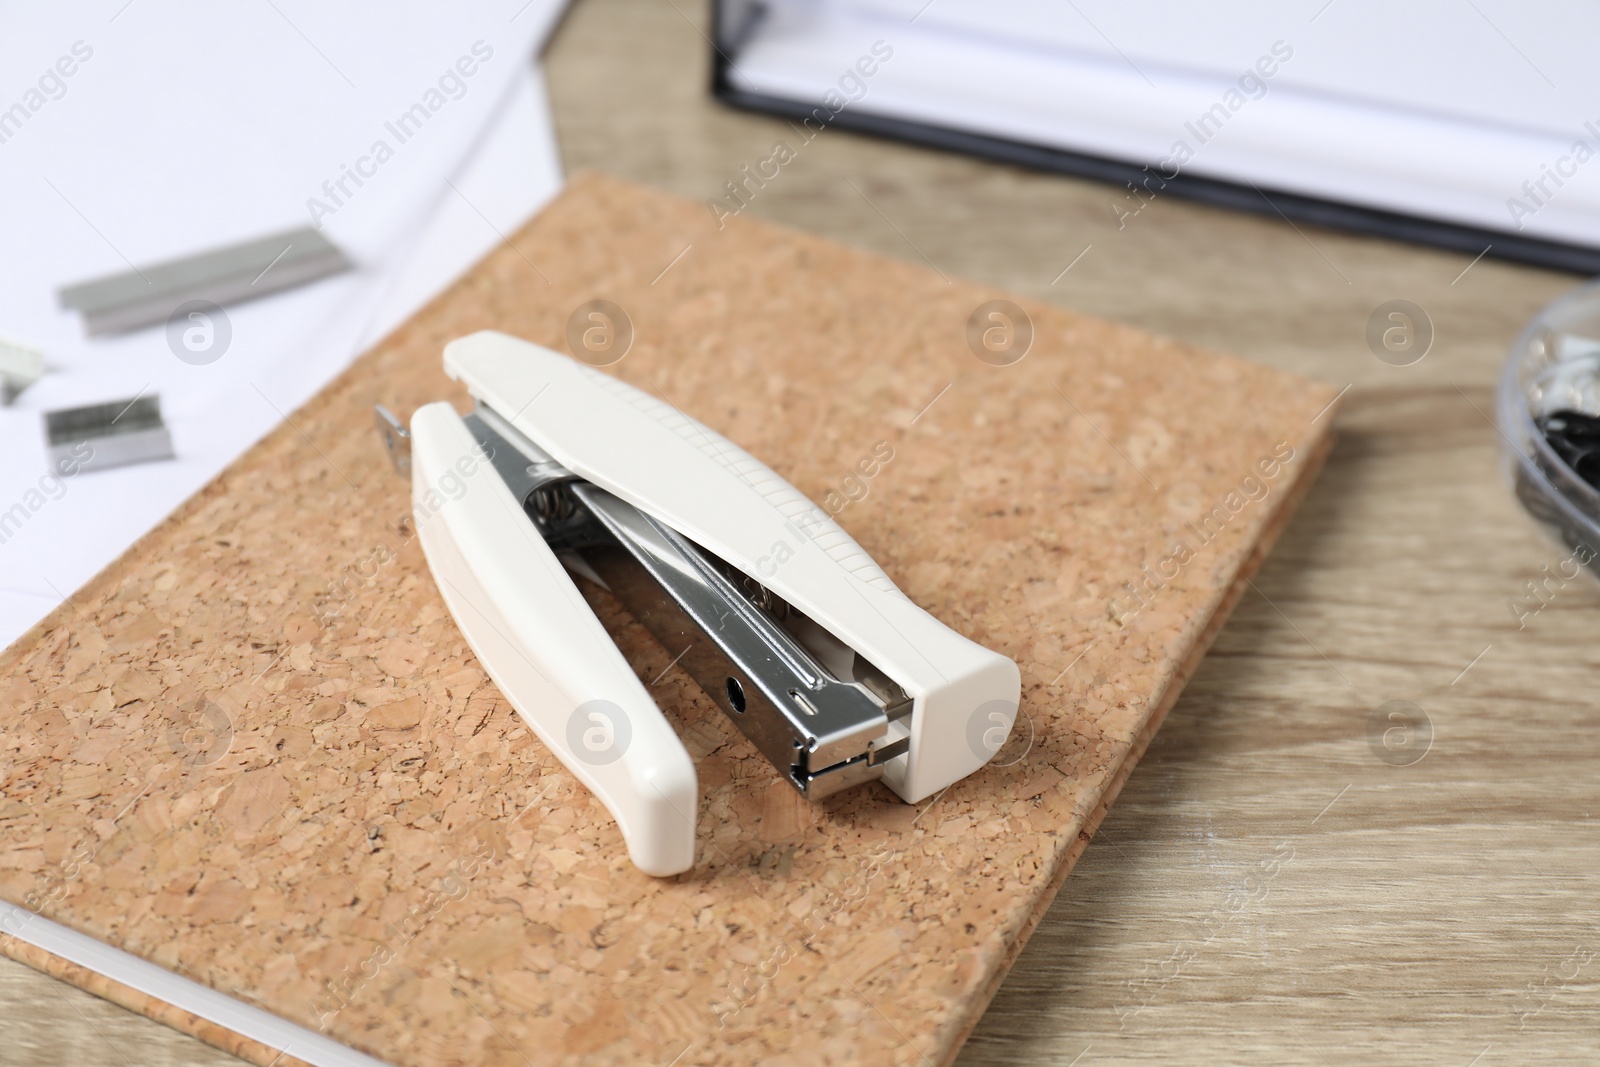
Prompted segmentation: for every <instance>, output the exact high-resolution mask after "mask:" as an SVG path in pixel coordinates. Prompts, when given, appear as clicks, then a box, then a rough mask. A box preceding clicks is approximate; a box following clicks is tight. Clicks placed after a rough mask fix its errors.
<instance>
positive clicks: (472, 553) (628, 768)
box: [411, 402, 699, 876]
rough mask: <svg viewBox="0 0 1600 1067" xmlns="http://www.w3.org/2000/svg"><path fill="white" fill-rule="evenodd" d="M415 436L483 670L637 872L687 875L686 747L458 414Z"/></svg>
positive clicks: (457, 610)
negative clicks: (589, 802)
mask: <svg viewBox="0 0 1600 1067" xmlns="http://www.w3.org/2000/svg"><path fill="white" fill-rule="evenodd" d="M411 438H412V439H411V475H412V500H413V521H414V522H415V524H416V527H417V531H418V534H419V537H420V539H421V542H422V549H423V552H424V553H425V554H426V555H427V558H428V565H429V567H430V568H431V569H432V571H433V573H434V576H435V577H436V579H437V580H438V585H439V589H440V592H441V593H442V594H443V596H444V599H445V602H446V604H447V605H448V606H449V608H450V613H451V614H452V615H453V616H454V617H455V620H456V622H457V623H458V624H459V625H460V627H461V629H462V631H463V633H464V634H465V635H466V637H467V639H468V641H469V642H470V643H471V645H472V647H473V649H474V650H475V651H476V652H477V653H478V658H479V662H481V663H482V665H483V667H484V669H485V670H486V671H487V672H488V673H489V676H490V677H491V678H493V679H494V682H495V684H496V685H497V686H499V687H500V692H501V693H503V694H505V696H506V698H507V699H508V700H509V701H510V702H511V704H512V706H513V707H515V708H516V710H517V713H518V714H519V715H521V716H522V719H523V721H525V722H526V723H527V724H528V726H529V727H531V728H532V729H533V731H534V733H536V734H537V735H538V736H539V739H540V740H541V741H543V742H544V743H545V745H547V746H548V747H549V748H550V749H551V751H553V752H554V753H555V754H556V755H557V756H559V757H560V759H561V761H562V763H564V764H566V766H567V767H568V768H569V769H570V770H571V771H572V772H573V773H574V774H576V775H577V776H578V777H579V778H580V779H581V780H582V781H583V783H584V784H585V785H586V786H588V787H589V788H590V789H591V790H592V791H593V792H594V793H595V795H596V796H597V797H599V798H600V800H601V802H602V803H604V804H605V806H606V807H607V808H608V809H609V810H610V811H611V813H612V815H614V816H615V817H616V820H617V823H618V825H619V826H620V827H621V830H622V836H623V838H624V840H625V841H626V842H627V847H628V854H629V857H630V858H631V859H632V860H633V862H634V864H635V865H636V866H638V867H639V869H640V870H642V871H644V872H646V873H647V874H653V875H658V876H660V875H670V874H677V873H680V872H682V871H686V870H688V869H689V868H690V867H691V866H693V864H694V846H695V818H696V815H697V814H698V804H699V799H698V790H697V783H696V779H695V770H694V763H693V762H692V761H691V759H690V758H689V753H688V751H687V750H686V749H685V748H684V746H683V743H682V742H681V741H680V740H679V739H678V736H677V734H676V733H675V732H674V731H673V729H672V727H671V725H670V724H669V723H668V722H667V720H666V718H665V716H663V715H662V713H661V711H660V709H659V708H658V707H657V706H656V704H655V701H653V700H651V699H650V696H649V694H648V693H647V692H646V691H645V688H644V686H643V685H642V684H641V683H640V682H639V679H638V678H637V677H636V676H635V674H634V672H633V670H632V668H630V667H629V666H628V663H627V661H626V660H625V659H623V657H622V653H621V652H619V651H618V650H617V647H616V645H615V644H613V643H612V640H611V638H610V636H609V635H607V633H606V632H605V630H604V628H603V627H602V626H601V625H600V621H599V620H598V619H597V618H596V617H595V615H594V612H593V610H592V609H591V608H590V607H589V605H588V603H587V602H586V601H585V600H584V599H583V595H582V594H581V593H580V592H579V591H578V588H577V586H576V585H574V584H573V581H572V579H571V578H570V577H569V576H568V575H567V572H566V570H565V569H564V568H563V567H562V565H561V561H560V560H559V559H557V558H556V555H555V553H554V552H553V551H551V549H550V546H549V545H548V544H547V543H546V542H545V540H544V538H543V537H541V536H540V534H539V532H538V530H537V529H536V528H535V527H534V525H533V524H532V523H531V522H529V521H528V517H527V515H526V514H525V513H524V512H523V510H522V507H521V504H520V502H519V501H517V500H516V499H515V498H514V496H513V494H512V492H511V490H510V489H508V488H507V487H506V484H505V482H504V481H502V480H501V478H500V477H499V476H498V475H496V473H495V471H494V468H493V466H492V464H491V462H490V461H489V458H488V457H487V456H486V455H485V454H484V451H483V449H482V447H481V446H480V445H479V444H478V442H477V441H476V440H475V439H474V437H473V435H472V433H471V432H470V430H469V429H468V428H467V427H466V425H465V424H464V423H463V422H462V420H461V417H460V416H459V415H457V414H456V412H455V410H454V409H453V408H452V407H451V406H450V405H449V404H448V403H442V402H441V403H435V404H429V405H427V406H426V407H423V408H420V409H419V410H418V411H417V412H416V413H415V415H413V416H412V420H411Z"/></svg>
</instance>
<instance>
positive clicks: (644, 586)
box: [378, 332, 1020, 876]
mask: <svg viewBox="0 0 1600 1067" xmlns="http://www.w3.org/2000/svg"><path fill="white" fill-rule="evenodd" d="M444 367H445V371H446V372H447V373H448V374H449V375H450V377H451V378H453V379H456V380H458V381H461V382H463V383H465V385H466V386H467V389H468V390H469V391H470V393H471V395H472V397H473V399H474V400H475V401H476V409H475V410H474V411H472V412H471V413H470V414H467V415H465V416H463V415H459V414H457V413H456V411H455V409H454V408H453V407H452V406H451V405H450V404H449V403H444V402H440V403H433V404H428V405H426V406H424V407H421V408H419V409H418V410H417V411H416V412H415V413H414V414H413V416H412V419H411V424H410V428H409V431H407V430H406V429H405V428H404V427H403V426H402V425H401V424H400V423H399V421H398V420H396V419H395V418H394V417H393V416H392V415H389V414H388V413H387V412H386V411H384V410H383V409H381V408H380V409H379V413H378V415H379V418H378V422H379V428H380V429H381V430H383V432H384V434H385V438H386V440H387V441H388V443H389V444H390V446H391V451H393V452H395V453H396V455H397V458H398V457H407V456H408V465H409V469H410V475H411V482H412V512H413V522H414V524H415V526H416V528H417V531H418V536H419V538H420V540H421V543H422V548H423V552H424V554H425V556H426V557H427V561H428V566H429V568H430V569H431V570H432V572H433V576H434V578H435V580H436V581H437V583H438V586H439V591H440V593H441V594H442V595H443V598H444V601H445V603H446V604H447V605H448V607H449V610H450V613H451V614H452V615H453V616H454V618H455V621H456V623H457V624H458V625H459V626H460V628H461V631H462V633H463V634H464V635H465V636H466V638H467V641H468V643H469V644H470V645H471V646H472V648H473V650H474V651H475V652H476V653H477V656H478V659H479V662H480V663H481V664H482V665H483V668H484V670H485V671H487V672H488V674H489V676H490V678H492V679H493V681H494V683H495V684H496V685H497V686H499V688H500V691H501V692H502V693H503V694H504V695H505V698H506V700H507V701H509V702H510V704H511V706H512V707H513V708H515V709H516V711H517V712H518V713H519V714H520V715H521V716H522V718H523V720H524V721H525V722H526V723H527V724H528V726H529V727H530V728H531V729H532V730H533V732H534V733H535V734H537V735H538V736H539V739H540V740H541V741H543V742H544V743H545V744H546V745H547V746H549V748H550V749H551V751H553V752H554V753H555V754H556V755H557V756H559V757H560V759H561V761H562V763H564V764H565V765H566V766H567V768H568V769H569V770H571V771H572V773H573V774H575V775H576V776H577V777H578V778H579V779H580V780H582V781H583V783H584V784H585V785H586V786H588V788H589V789H590V790H592V791H593V792H594V794H595V795H596V796H597V797H598V798H599V799H600V800H601V802H602V803H604V804H605V806H606V807H607V809H609V810H610V812H611V814H612V815H613V816H614V817H615V818H616V820H617V823H618V825H619V827H620V829H621V831H622V836H623V839H624V841H625V842H626V845H627V849H628V854H629V856H630V857H631V859H632V860H633V862H634V864H635V865H636V866H637V867H638V868H639V869H640V870H642V871H645V872H646V873H648V874H652V875H657V876H667V875H673V874H678V873H680V872H683V871H686V870H688V869H689V868H690V867H691V866H693V864H694V858H695V820H696V816H697V813H698V807H699V797H698V791H697V783H696V777H695V768H694V764H693V762H692V761H691V760H690V757H689V753H688V751H687V750H686V749H685V748H684V746H683V743H682V742H681V741H680V740H679V739H678V737H677V735H676V734H675V733H674V731H673V729H672V728H671V726H670V725H669V724H668V722H667V719H666V717H665V716H664V715H663V714H662V712H661V710H660V708H658V707H657V706H656V703H655V701H654V700H652V699H651V697H650V694H649V692H648V691H647V689H646V687H645V685H644V684H643V683H642V682H641V681H640V680H639V678H638V677H637V676H636V675H635V673H634V670H633V669H632V668H631V667H630V666H629V665H628V662H627V661H626V660H625V659H624V658H623V656H622V654H621V652H619V651H618V649H617V647H616V645H615V644H614V643H613V642H612V640H611V638H610V636H609V635H608V634H607V632H606V631H605V630H604V629H603V628H602V626H601V624H600V621H599V619H598V618H597V617H596V616H595V614H594V612H593V610H592V609H591V608H590V606H589V604H588V602H587V601H585V599H584V597H583V595H582V593H580V591H579V589H578V586H577V585H576V584H575V583H574V581H573V577H572V576H573V575H577V576H579V577H582V578H584V579H586V580H588V581H590V582H593V583H595V584H597V585H599V586H601V587H603V588H605V589H607V590H609V591H610V592H611V593H613V594H615V595H616V596H617V597H618V598H619V599H620V601H621V602H622V604H623V605H624V606H625V607H626V608H627V609H628V610H629V611H630V612H631V613H632V614H633V616H634V617H635V618H637V619H638V620H639V621H640V622H641V623H643V624H644V626H645V627H647V628H648V629H649V630H650V632H651V633H653V634H654V635H655V637H656V638H657V640H659V641H660V642H661V644H662V646H663V647H664V648H665V650H666V651H667V653H668V654H669V655H671V656H674V657H675V659H674V660H673V662H674V663H677V664H679V665H681V666H682V667H683V669H684V670H686V671H687V672H688V673H689V675H690V676H691V677H692V678H693V679H694V680H695V681H696V682H697V683H698V684H699V686H700V687H701V688H702V689H703V690H705V693H706V695H707V696H709V697H710V698H711V699H712V701H713V702H715V703H716V704H717V705H718V706H719V707H720V708H721V709H722V711H723V712H724V713H725V714H726V715H727V717H728V718H729V719H730V720H731V721H732V722H733V723H734V725H736V726H737V727H739V729H740V730H741V731H742V732H743V733H744V735H745V736H746V737H748V738H749V739H750V741H751V742H752V743H753V744H754V745H755V747H756V749H757V750H758V751H760V752H761V754H762V755H763V756H765V757H766V758H767V760H768V761H770V762H771V764H772V766H773V769H774V770H775V771H776V772H777V774H778V776H779V777H781V778H783V779H784V780H785V781H787V782H788V783H789V784H790V785H791V786H793V787H794V788H795V789H797V790H799V791H800V793H802V794H803V795H804V796H806V797H808V798H809V799H811V800H818V799H820V798H822V797H826V796H830V795H832V794H834V793H837V792H839V791H840V790H843V789H848V788H851V787H852V786H856V785H860V784H862V783H864V782H868V781H872V780H874V779H881V780H882V781H883V782H884V784H885V785H887V786H888V787H889V788H890V789H891V790H893V791H894V792H895V793H897V794H898V795H899V796H900V797H901V798H902V799H903V800H905V801H907V802H910V803H915V802H917V801H919V800H922V799H924V798H926V797H929V796H932V795H933V794H935V793H937V792H938V791H939V790H941V789H943V788H945V787H946V786H948V785H950V784H951V783H952V782H955V781H957V780H958V779H960V778H963V777H965V776H966V775H968V774H971V773H972V772H973V771H975V770H977V769H978V768H979V767H980V766H982V765H983V764H984V763H985V762H986V761H987V760H988V758H989V757H990V756H991V755H993V753H994V752H995V751H996V750H997V749H998V748H999V747H1000V746H1001V744H1003V743H1004V741H1005V739H1006V735H1007V733H1008V732H1009V730H1010V727H1011V724H1012V722H1013V721H1014V720H1015V718H1016V713H1017V702H1018V697H1019V693H1020V674H1019V672H1018V670H1017V666H1016V664H1015V663H1013V662H1012V661H1011V660H1010V659H1008V658H1007V657H1005V656H1002V655H1000V654H999V653H996V652H993V651H991V650H989V649H986V648H984V647H982V646H980V645H978V644H975V643H974V642H972V641H970V640H968V639H967V638H965V637H962V636H961V635H960V634H957V633H956V632H955V631H954V630H951V629H950V628H949V627H947V626H945V625H944V624H943V623H941V622H939V620H937V619H935V618H934V617H933V616H932V615H930V614H928V613H927V612H926V611H924V610H922V609H921V608H919V607H918V606H917V605H915V604H913V603H912V602H911V600H910V599H908V598H907V597H906V595H905V594H904V593H902V592H901V591H900V590H899V589H898V588H897V587H896V586H895V584H894V583H893V582H892V581H891V580H890V579H889V577H888V575H886V574H885V573H884V572H883V570H882V569H881V568H879V566H878V565H877V564H876V563H874V562H873V561H872V559H871V558H870V557H869V556H868V555H867V554H866V552H864V551H863V550H862V549H861V547H860V546H859V545H857V544H856V542H855V541H854V540H852V539H851V537H850V536H849V535H848V534H847V533H845V531H844V530H843V529H842V528H840V526H839V525H838V524H837V523H836V522H834V521H833V519H832V518H831V517H830V516H828V515H827V514H826V513H825V512H824V511H823V510H822V509H821V508H819V507H817V506H816V505H815V504H813V503H812V502H811V501H810V500H808V499H807V498H806V497H805V496H803V495H802V494H801V493H800V492H799V491H798V490H797V489H795V488H794V487H793V486H791V485H790V484H789V483H788V482H786V481H785V480H784V479H783V478H781V477H779V476H778V475H777V474H776V473H775V472H773V471H772V470H771V469H769V468H768V467H766V466H765V465H764V464H762V463H761V462H760V461H759V460H757V459H755V458H754V457H752V456H751V455H749V454H748V453H746V452H745V451H744V450H743V449H741V448H739V447H738V446H737V445H735V444H734V443H733V442H731V441H729V440H727V439H726V438H724V437H722V436H721V435H720V434H718V433H716V432H715V431H713V430H711V429H710V428H708V427H706V426H704V425H702V424H701V423H699V422H697V421H696V420H694V419H693V418H690V417H689V416H687V415H685V414H683V413H682V412H681V411H679V410H677V409H676V408H675V407H673V406H672V405H670V404H669V403H667V402H665V401H663V400H661V399H658V398H656V397H655V396H652V395H651V394H649V393H646V392H644V391H642V390H640V389H637V388H635V387H634V386H632V385H629V384H627V383H625V382H623V381H620V380H619V379H616V378H613V377H611V376H610V375H607V374H604V373H602V372H600V371H598V370H596V369H594V368H593V367H591V366H589V365H587V364H585V363H581V362H579V361H577V360H574V359H571V358H568V357H566V356H563V355H560V354H558V353H556V352H553V351H551V350H549V349H546V348H542V347H540V346H538V345H535V344H530V343H528V342H526V341H522V340H518V339H517V338H514V337H509V336H506V335H505V334H500V333H494V332H482V333H476V334H472V335H471V336H468V337H464V338H461V339H459V340H457V341H454V342H452V343H450V344H449V345H448V346H446V348H445V350H444ZM397 465H398V463H397Z"/></svg>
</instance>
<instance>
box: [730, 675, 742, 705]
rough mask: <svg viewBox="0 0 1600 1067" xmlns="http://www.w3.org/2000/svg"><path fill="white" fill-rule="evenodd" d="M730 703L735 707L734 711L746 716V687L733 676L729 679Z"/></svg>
mask: <svg viewBox="0 0 1600 1067" xmlns="http://www.w3.org/2000/svg"><path fill="white" fill-rule="evenodd" d="M728 703H729V704H732V705H733V710H734V711H737V712H738V713H739V714H740V715H743V714H744V686H742V685H740V684H739V679H737V678H734V677H733V676H731V675H730V676H729V677H728Z"/></svg>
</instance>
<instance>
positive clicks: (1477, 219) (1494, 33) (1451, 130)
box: [717, 0, 1600, 273]
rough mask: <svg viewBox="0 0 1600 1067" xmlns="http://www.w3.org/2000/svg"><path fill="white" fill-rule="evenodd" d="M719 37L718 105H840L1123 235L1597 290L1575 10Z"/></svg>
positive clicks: (1427, 7)
mask: <svg viewBox="0 0 1600 1067" xmlns="http://www.w3.org/2000/svg"><path fill="white" fill-rule="evenodd" d="M717 15H718V23H717V43H718V48H719V57H718V60H717V62H718V66H719V70H718V75H717V85H718V92H719V95H721V96H722V97H723V98H724V99H726V100H728V101H729V102H732V103H734V104H736V105H739V106H745V107H751V108H754V109H757V110H767V111H775V112H779V113H784V114H787V115H790V116H791V117H794V118H796V119H799V118H801V117H803V116H805V115H808V114H810V113H811V112H812V110H813V109H814V108H816V107H818V106H823V105H824V101H825V100H826V99H827V98H828V94H829V93H830V92H832V93H834V94H835V95H834V96H833V98H832V101H831V103H828V104H827V105H826V106H827V107H828V112H825V113H824V114H825V115H827V114H828V113H829V112H831V113H832V118H831V122H836V123H838V124H839V125H840V126H843V127H852V128H857V129H862V130H865V131H868V132H874V133H881V134H886V135H889V136H895V137H900V138H904V139H908V140H913V141H919V142H922V143H927V144H933V145H936V146H940V147H947V148H955V149H958V150H962V151H969V152H975V153H978V154H982V155H988V156H993V157H996V158H1001V159H1006V160H1009V161H1012V162H1018V163H1024V164H1027V165H1031V166H1039V167H1044V168H1046V169H1055V170H1061V171H1065V172H1069V173H1075V174H1082V175H1086V176H1090V177H1097V178H1101V179H1104V180H1107V181H1110V182H1113V183H1115V186H1116V188H1115V189H1114V190H1113V191H1111V192H1110V193H1109V194H1108V198H1107V199H1108V205H1107V210H1108V212H1109V213H1111V214H1112V215H1113V216H1114V217H1116V218H1118V219H1119V220H1121V221H1124V222H1127V220H1129V219H1131V217H1132V216H1134V215H1136V214H1137V213H1138V211H1139V210H1140V207H1141V204H1143V203H1148V202H1149V201H1150V200H1151V199H1153V198H1155V197H1159V196H1161V195H1169V194H1170V195H1184V196H1188V197H1191V198H1197V199H1203V200H1208V201H1211V202H1214V203H1220V204H1225V205H1227V206H1231V207H1237V208H1242V209H1245V210H1251V211H1257V212H1261V213H1265V214H1268V215H1272V216H1274V217H1276V215H1277V213H1279V212H1280V211H1281V212H1282V213H1283V214H1285V215H1288V216H1289V217H1291V218H1301V219H1306V220H1308V221H1312V222H1316V223H1322V224H1328V225H1336V226H1343V227H1347V228H1351V229H1355V230H1359V231H1363V232H1369V233H1377V234H1382V235H1384V236H1390V237H1399V238H1402V239H1409V240H1417V241H1421V242H1424V243H1429V244H1436V245H1440V246H1443V247H1448V248H1454V249H1457V250H1459V251H1464V252H1466V253H1468V254H1469V255H1476V254H1478V253H1479V252H1482V251H1483V250H1484V249H1485V247H1486V246H1488V245H1491V244H1492V245H1493V246H1494V247H1493V248H1492V249H1491V250H1490V252H1489V254H1490V255H1491V256H1501V257H1505V258H1511V259H1519V260H1523V261H1528V262H1534V263H1540V264H1543V265H1547V266H1556V267H1559V268H1562V269H1568V270H1578V271H1583V272H1588V273H1595V272H1600V158H1597V157H1600V69H1597V68H1596V66H1595V64H1594V63H1593V61H1592V59H1591V58H1590V52H1591V50H1592V49H1591V45H1592V42H1593V41H1594V40H1595V39H1596V37H1597V36H1600V8H1596V7H1595V6H1593V5H1590V4H1580V3H1578V2H1576V0H1536V2H1534V3H1513V2H1512V0H1472V2H1470V3H1466V2H1459V0H1423V2H1418V3H1411V4H1403V5H1394V4H1383V3H1381V2H1380V0H1296V2H1293V3H1281V2H1271V0H1222V2H1219V3H1210V4H1187V3H1181V2H1179V0H1147V2H1143V3H1137V4H1117V3H1113V2H1111V0H1075V2H1071V3H1063V2H1060V0H832V2H817V0H718V3H717ZM1375 27H1381V28H1382V29H1381V32H1378V31H1376V30H1375ZM878 42H881V46H880V49H879V53H880V54H878V55H876V56H875V55H874V54H873V53H872V46H873V45H874V43H878ZM884 50H888V51H891V52H892V58H889V59H887V60H884V59H883V56H882V54H881V53H882V52H883V51H884ZM863 57H865V58H866V59H867V61H868V62H867V65H866V66H867V68H873V69H874V72H873V73H872V74H870V75H864V74H861V73H860V70H863V69H866V68H857V67H856V64H857V63H858V62H859V61H860V60H861V59H862V58H863ZM1586 108H1588V110H1585V109H1586ZM1580 145H1581V146H1582V147H1579V146H1580ZM1129 182H1132V183H1134V185H1137V186H1138V187H1139V189H1138V190H1137V191H1135V190H1134V189H1132V188H1129V187H1128V186H1127V183H1129ZM1264 192H1265V193H1266V194H1270V197H1271V200H1270V202H1269V201H1268V199H1267V197H1266V196H1264V195H1263V193H1264Z"/></svg>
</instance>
